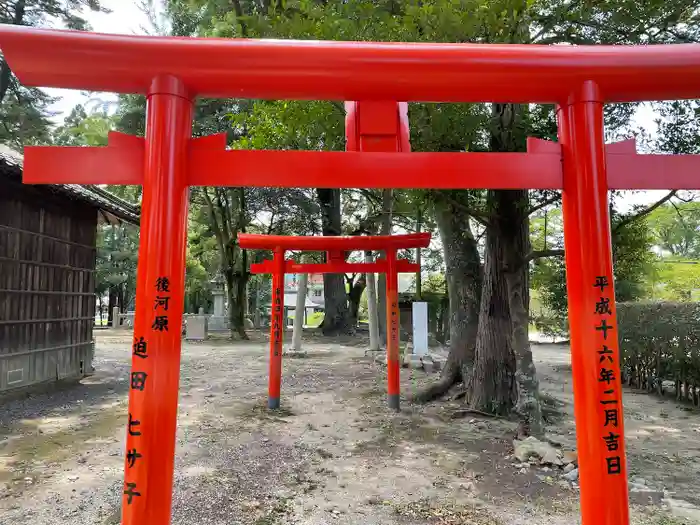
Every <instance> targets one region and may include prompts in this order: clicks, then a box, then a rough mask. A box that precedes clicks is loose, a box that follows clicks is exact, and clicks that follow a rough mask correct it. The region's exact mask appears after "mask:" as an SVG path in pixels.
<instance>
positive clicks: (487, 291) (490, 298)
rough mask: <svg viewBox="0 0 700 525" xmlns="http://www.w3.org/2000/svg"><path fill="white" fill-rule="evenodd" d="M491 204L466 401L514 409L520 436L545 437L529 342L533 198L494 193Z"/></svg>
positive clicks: (522, 192)
mask: <svg viewBox="0 0 700 525" xmlns="http://www.w3.org/2000/svg"><path fill="white" fill-rule="evenodd" d="M488 200H489V203H490V209H492V210H493V218H492V220H491V222H490V224H489V226H488V228H487V231H486V261H485V271H484V288H483V291H482V298H481V312H480V316H479V331H478V334H477V341H476V354H475V364H474V375H473V376H472V378H471V381H470V383H469V385H468V386H467V395H466V401H467V402H468V403H469V405H470V406H471V407H472V408H475V409H477V410H483V411H486V412H491V413H494V414H501V415H508V414H510V413H511V412H512V411H514V412H515V413H516V414H517V415H518V416H519V418H520V428H519V431H518V434H519V435H520V436H527V435H536V436H542V435H543V434H544V426H543V421H542V413H541V407H540V399H539V384H538V381H537V373H536V370H535V365H534V361H533V359H532V350H531V348H530V342H529V339H528V325H529V322H528V319H529V316H528V297H529V294H528V265H527V264H526V263H524V259H525V256H526V254H527V252H528V251H529V237H528V235H529V229H528V220H527V215H526V211H525V210H526V209H527V205H528V194H527V190H511V191H489V194H488Z"/></svg>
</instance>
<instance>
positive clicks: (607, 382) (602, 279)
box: [593, 275, 622, 474]
mask: <svg viewBox="0 0 700 525" xmlns="http://www.w3.org/2000/svg"><path fill="white" fill-rule="evenodd" d="M593 286H594V287H595V288H598V289H599V290H600V299H598V300H596V303H595V310H594V314H595V316H596V322H595V329H596V331H597V332H599V333H600V335H601V338H602V344H601V345H600V347H599V348H598V349H597V352H598V356H599V359H598V364H599V371H598V381H599V382H600V383H601V384H602V386H603V388H605V390H604V391H603V394H604V396H603V399H602V400H601V402H600V403H601V405H603V414H604V421H603V435H602V439H603V441H604V442H605V448H606V449H607V455H606V457H605V463H606V467H607V473H608V474H620V473H621V472H622V459H621V457H620V452H619V447H620V443H619V440H620V437H621V436H620V435H619V434H618V433H617V431H616V430H617V428H618V424H619V417H620V416H619V415H620V410H619V397H618V392H616V390H615V385H616V381H617V378H616V377H615V366H614V365H615V364H616V363H615V361H614V356H615V352H613V350H612V349H611V348H610V347H609V346H608V344H610V345H612V346H614V345H615V338H616V337H617V335H616V333H615V327H614V326H613V324H612V323H611V322H610V321H611V318H612V316H613V311H612V310H611V308H610V305H611V302H612V299H611V294H612V286H611V285H610V280H609V278H608V277H607V276H605V275H599V276H597V277H596V279H595V283H594V284H593Z"/></svg>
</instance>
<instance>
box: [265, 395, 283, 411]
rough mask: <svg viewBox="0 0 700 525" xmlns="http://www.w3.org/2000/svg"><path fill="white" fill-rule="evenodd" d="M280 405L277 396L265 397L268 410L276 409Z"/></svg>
mask: <svg viewBox="0 0 700 525" xmlns="http://www.w3.org/2000/svg"><path fill="white" fill-rule="evenodd" d="M279 407H280V398H279V397H268V398H267V408H269V409H270V410H277V409H278V408H279Z"/></svg>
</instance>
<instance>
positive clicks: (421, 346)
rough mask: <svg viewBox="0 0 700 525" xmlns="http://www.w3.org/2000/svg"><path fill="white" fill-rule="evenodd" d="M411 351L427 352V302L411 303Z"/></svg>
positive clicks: (415, 352) (417, 352)
mask: <svg viewBox="0 0 700 525" xmlns="http://www.w3.org/2000/svg"><path fill="white" fill-rule="evenodd" d="M413 353H414V354H415V355H426V354H427V353H428V303H422V302H421V303H419V302H414V303H413Z"/></svg>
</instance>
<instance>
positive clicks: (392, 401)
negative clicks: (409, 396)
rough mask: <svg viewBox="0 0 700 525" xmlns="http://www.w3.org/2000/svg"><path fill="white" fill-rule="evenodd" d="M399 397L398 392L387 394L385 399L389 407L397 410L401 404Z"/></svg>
mask: <svg viewBox="0 0 700 525" xmlns="http://www.w3.org/2000/svg"><path fill="white" fill-rule="evenodd" d="M400 399H401V396H400V394H389V395H388V397H387V401H388V402H389V408H391V409H392V410H396V411H397V412H398V411H399V407H400V404H401V403H400Z"/></svg>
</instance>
